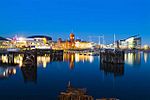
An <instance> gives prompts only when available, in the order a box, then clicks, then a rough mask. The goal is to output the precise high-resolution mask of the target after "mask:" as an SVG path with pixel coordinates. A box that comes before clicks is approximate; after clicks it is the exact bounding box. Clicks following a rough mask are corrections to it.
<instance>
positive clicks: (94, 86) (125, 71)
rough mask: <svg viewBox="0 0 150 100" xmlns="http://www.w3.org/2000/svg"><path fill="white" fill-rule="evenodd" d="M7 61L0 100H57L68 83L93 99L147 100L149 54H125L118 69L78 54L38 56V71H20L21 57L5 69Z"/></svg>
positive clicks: (149, 98)
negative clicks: (85, 90) (85, 92)
mask: <svg viewBox="0 0 150 100" xmlns="http://www.w3.org/2000/svg"><path fill="white" fill-rule="evenodd" d="M7 60H8V57H7V56H1V66H0V98H2V100H7V99H15V100H29V99H36V100H41V99H42V100H57V99H58V95H59V94H60V92H62V91H65V90H66V89H67V85H68V83H69V82H70V83H71V85H72V86H73V87H75V88H86V89H87V93H88V95H91V96H93V97H94V98H95V99H98V98H102V97H107V98H109V97H115V98H119V99H120V100H150V54H149V53H135V54H134V53H128V54H125V64H124V65H119V66H113V65H103V64H100V58H99V57H98V56H95V57H93V56H81V55H77V54H65V55H64V56H63V57H62V58H61V57H60V58H55V59H53V58H52V57H49V56H48V55H44V56H38V57H37V67H28V66H26V67H21V66H22V61H21V60H22V57H21V55H19V56H16V57H15V63H18V64H19V65H17V66H14V65H11V66H10V65H6V63H7ZM3 63H5V64H3ZM8 66H9V67H8ZM0 100H1V99H0Z"/></svg>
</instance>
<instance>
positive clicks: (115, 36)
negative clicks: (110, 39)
mask: <svg viewBox="0 0 150 100" xmlns="http://www.w3.org/2000/svg"><path fill="white" fill-rule="evenodd" d="M115 44H116V35H115V34H114V51H116V49H115Z"/></svg>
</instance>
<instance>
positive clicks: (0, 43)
mask: <svg viewBox="0 0 150 100" xmlns="http://www.w3.org/2000/svg"><path fill="white" fill-rule="evenodd" d="M8 46H9V40H8V39H6V38H3V37H0V48H6V47H8Z"/></svg>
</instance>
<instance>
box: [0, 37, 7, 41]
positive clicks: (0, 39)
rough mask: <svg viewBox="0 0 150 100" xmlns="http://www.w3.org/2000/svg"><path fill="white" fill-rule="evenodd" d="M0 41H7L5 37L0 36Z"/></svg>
mask: <svg viewBox="0 0 150 100" xmlns="http://www.w3.org/2000/svg"><path fill="white" fill-rule="evenodd" d="M0 41H8V40H7V39H6V38H3V37H0Z"/></svg>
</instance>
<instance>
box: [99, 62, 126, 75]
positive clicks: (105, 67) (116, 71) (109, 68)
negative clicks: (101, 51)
mask: <svg viewBox="0 0 150 100" xmlns="http://www.w3.org/2000/svg"><path fill="white" fill-rule="evenodd" d="M100 70H101V71H103V72H104V73H105V75H106V76H107V75H108V74H113V75H114V77H116V76H123V75H124V64H112V63H101V64H100Z"/></svg>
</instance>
